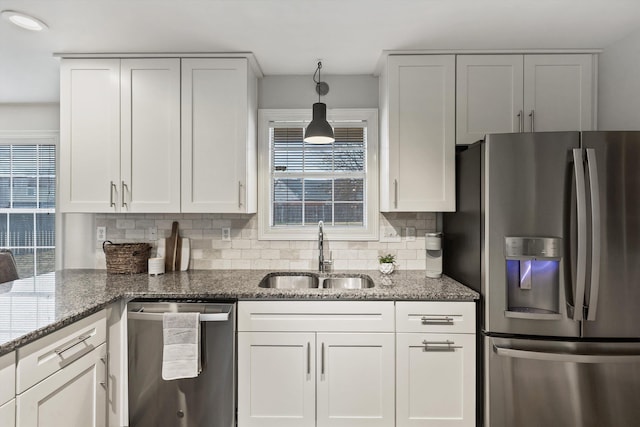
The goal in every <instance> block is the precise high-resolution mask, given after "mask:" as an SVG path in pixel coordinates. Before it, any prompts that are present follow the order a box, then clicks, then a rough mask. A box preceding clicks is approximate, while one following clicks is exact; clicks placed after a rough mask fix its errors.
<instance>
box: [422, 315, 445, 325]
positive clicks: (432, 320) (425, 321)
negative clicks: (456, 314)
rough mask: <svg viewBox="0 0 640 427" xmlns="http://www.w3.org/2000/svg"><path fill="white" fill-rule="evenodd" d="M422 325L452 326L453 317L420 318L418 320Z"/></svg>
mask: <svg viewBox="0 0 640 427" xmlns="http://www.w3.org/2000/svg"><path fill="white" fill-rule="evenodd" d="M420 320H421V321H422V324H423V325H428V324H429V323H448V324H450V325H453V317H449V316H444V317H426V316H422V317H421V318H420Z"/></svg>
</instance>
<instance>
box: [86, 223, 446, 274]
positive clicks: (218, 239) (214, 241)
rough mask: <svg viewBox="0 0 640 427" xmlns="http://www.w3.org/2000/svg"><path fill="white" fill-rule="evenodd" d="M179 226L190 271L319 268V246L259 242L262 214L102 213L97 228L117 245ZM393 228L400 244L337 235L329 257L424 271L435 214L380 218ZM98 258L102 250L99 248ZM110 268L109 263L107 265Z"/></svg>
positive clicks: (339, 263)
mask: <svg viewBox="0 0 640 427" xmlns="http://www.w3.org/2000/svg"><path fill="white" fill-rule="evenodd" d="M173 221H178V223H179V230H180V236H181V237H188V238H190V240H191V260H190V265H189V269H206V270H219V269H270V270H312V269H316V268H317V267H318V249H317V241H315V240H313V241H311V240H307V241H289V240H284V241H283V240H258V222H257V217H256V215H241V214H96V226H98V227H99V226H104V227H106V230H107V240H110V241H112V242H113V243H124V242H149V243H151V244H152V245H153V246H154V251H153V252H152V254H154V253H155V248H156V246H157V245H156V244H157V241H151V240H150V238H151V235H150V229H152V228H157V237H158V239H162V238H165V237H168V236H169V235H170V234H171V225H172V223H173ZM389 226H391V227H393V228H394V229H395V231H396V232H397V233H399V234H400V235H401V236H402V237H401V241H400V242H393V243H390V242H381V241H366V242H362V241H332V240H331V231H330V230H328V231H327V232H326V236H325V258H329V257H331V258H333V268H334V269H335V270H362V269H377V268H378V255H381V254H386V253H391V254H394V255H395V256H396V266H397V268H398V269H402V270H424V269H425V263H426V254H425V237H424V236H425V233H429V232H434V231H435V230H436V214H435V213H431V212H428V213H425V212H417V213H388V214H380V235H381V236H382V234H383V233H382V230H384V229H385V228H386V227H389ZM226 227H230V228H231V241H224V240H222V228H226ZM406 227H413V228H415V230H416V238H415V240H414V241H408V240H407V238H406V236H405V228H406ZM96 254H97V255H98V257H100V256H102V257H104V255H103V254H102V250H101V245H100V244H98V245H96ZM103 265H104V264H103Z"/></svg>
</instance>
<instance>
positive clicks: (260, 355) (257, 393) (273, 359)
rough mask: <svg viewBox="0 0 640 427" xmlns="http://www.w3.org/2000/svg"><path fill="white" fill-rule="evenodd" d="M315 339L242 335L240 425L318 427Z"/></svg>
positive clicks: (280, 334)
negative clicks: (316, 422) (316, 417)
mask: <svg viewBox="0 0 640 427" xmlns="http://www.w3.org/2000/svg"><path fill="white" fill-rule="evenodd" d="M315 385H316V381H315V334H314V333H311V332H295V333H290V332H238V426H262V427H288V426H291V427H306V426H310V427H311V426H315V402H316V400H315Z"/></svg>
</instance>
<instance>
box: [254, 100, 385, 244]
mask: <svg viewBox="0 0 640 427" xmlns="http://www.w3.org/2000/svg"><path fill="white" fill-rule="evenodd" d="M310 115H311V112H310V110H309V111H307V110H304V111H301V110H261V111H260V124H259V126H260V141H259V144H260V148H259V150H260V162H259V163H260V164H259V176H260V186H259V189H260V190H259V191H260V194H259V208H258V213H259V216H258V233H259V238H260V239H266V240H268V239H274V240H277V239H282V240H308V239H315V238H316V237H317V229H318V222H319V221H323V222H324V224H325V229H326V230H327V232H328V235H329V236H331V237H330V238H332V239H337V240H346V239H349V240H375V239H377V232H378V198H377V194H378V174H377V169H378V162H377V148H378V139H377V133H378V130H377V127H378V124H377V111H376V110H330V111H329V113H328V119H329V122H330V123H331V125H332V126H333V128H334V133H335V137H336V140H335V142H334V143H333V144H326V145H318V144H307V143H305V142H304V141H303V138H304V130H305V127H306V126H307V124H308V123H309V120H310V119H311V117H310Z"/></svg>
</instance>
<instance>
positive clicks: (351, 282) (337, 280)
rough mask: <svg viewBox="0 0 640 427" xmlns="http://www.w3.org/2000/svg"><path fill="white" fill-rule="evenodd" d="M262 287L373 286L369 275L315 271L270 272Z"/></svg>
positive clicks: (325, 287) (331, 287)
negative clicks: (320, 272)
mask: <svg viewBox="0 0 640 427" xmlns="http://www.w3.org/2000/svg"><path fill="white" fill-rule="evenodd" d="M258 286H260V287H261V288H274V289H367V288H373V287H374V283H373V280H371V278H370V277H369V276H360V275H358V276H345V275H340V276H328V277H320V276H319V275H318V274H315V273H269V274H267V275H266V276H264V278H263V279H262V280H261V281H260V284H259V285H258Z"/></svg>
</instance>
